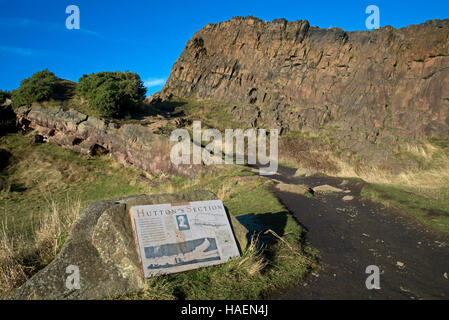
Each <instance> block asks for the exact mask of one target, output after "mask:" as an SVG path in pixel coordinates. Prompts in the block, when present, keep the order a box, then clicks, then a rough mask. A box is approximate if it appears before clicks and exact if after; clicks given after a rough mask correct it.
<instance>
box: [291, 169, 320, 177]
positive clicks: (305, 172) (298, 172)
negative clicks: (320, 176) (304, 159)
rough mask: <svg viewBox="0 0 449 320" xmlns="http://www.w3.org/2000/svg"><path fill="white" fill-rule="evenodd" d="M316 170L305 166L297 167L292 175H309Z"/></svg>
mask: <svg viewBox="0 0 449 320" xmlns="http://www.w3.org/2000/svg"><path fill="white" fill-rule="evenodd" d="M316 173H317V172H316V171H315V170H313V169H307V168H298V170H296V172H295V174H294V177H310V176H313V175H314V174H316Z"/></svg>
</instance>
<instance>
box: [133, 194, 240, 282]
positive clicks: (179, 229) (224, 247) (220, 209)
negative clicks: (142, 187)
mask: <svg viewBox="0 0 449 320" xmlns="http://www.w3.org/2000/svg"><path fill="white" fill-rule="evenodd" d="M130 213H131V216H132V220H133V227H134V231H135V236H136V240H137V244H138V250H139V254H140V258H141V262H142V268H143V273H144V276H145V278H148V277H152V276H157V275H162V274H169V273H175V272H182V271H187V270H191V269H196V268H200V267H206V266H211V265H216V264H221V263H225V262H226V261H228V260H229V259H230V258H232V257H238V256H240V253H239V249H238V247H237V243H236V241H235V238H234V235H233V232H232V229H231V225H230V223H229V220H228V217H227V214H226V211H225V208H224V206H223V203H222V201H221V200H210V201H195V202H188V203H180V204H169V203H167V204H155V205H143V206H134V207H132V208H131V212H130Z"/></svg>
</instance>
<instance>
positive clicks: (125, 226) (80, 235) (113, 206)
mask: <svg viewBox="0 0 449 320" xmlns="http://www.w3.org/2000/svg"><path fill="white" fill-rule="evenodd" d="M213 199H217V197H216V196H215V195H214V194H213V193H211V192H209V191H203V190H199V191H191V192H187V193H184V194H157V195H138V196H131V197H126V198H121V199H116V200H107V201H98V202H95V203H92V204H90V205H89V206H88V207H87V208H86V209H85V210H84V211H83V212H82V213H81V214H80V216H79V217H78V219H77V221H76V222H75V223H74V225H73V228H72V230H71V231H70V234H69V237H68V238H67V241H66V242H65V244H64V246H63V248H62V249H61V252H60V253H59V254H58V255H57V257H56V258H55V259H54V260H53V261H52V262H51V263H50V264H49V265H48V266H47V267H45V268H44V269H43V270H41V271H40V272H38V273H37V274H36V275H34V276H33V277H32V278H31V279H29V280H28V281H27V282H26V283H25V284H23V285H22V286H21V287H20V288H18V289H16V291H15V292H14V293H13V295H12V296H11V298H12V299H105V298H111V297H115V296H120V295H122V294H126V293H129V292H135V291H138V290H139V289H141V288H143V286H144V284H145V280H144V279H143V278H142V272H141V268H140V263H139V258H138V253H137V252H138V251H137V247H136V244H135V241H134V237H133V232H132V227H131V219H130V216H129V213H128V212H129V208H130V207H131V206H134V205H148V204H156V203H172V202H186V201H202V200H213ZM231 224H232V227H233V230H234V232H235V235H236V238H237V241H238V242H239V245H240V247H241V248H245V247H246V245H247V235H248V230H246V229H245V227H243V225H241V224H240V223H239V222H238V221H237V219H235V218H234V217H233V216H232V215H231ZM70 266H76V267H78V268H79V272H80V273H79V274H80V288H79V289H71V290H70V289H67V287H66V279H67V277H68V276H69V275H70V273H67V272H68V270H70V269H67V268H70Z"/></svg>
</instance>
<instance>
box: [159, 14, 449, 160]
mask: <svg viewBox="0 0 449 320" xmlns="http://www.w3.org/2000/svg"><path fill="white" fill-rule="evenodd" d="M161 96H162V97H163V98H164V99H167V98H169V97H171V96H180V97H194V98H198V99H212V100H215V101H220V102H225V103H230V104H231V106H232V104H235V105H236V107H235V109H234V111H235V113H234V114H235V117H236V118H239V117H241V115H242V114H247V115H248V121H247V123H249V124H252V125H255V126H266V127H268V128H280V129H281V130H283V131H284V132H285V131H286V130H319V129H322V128H332V130H333V131H332V132H331V134H332V135H334V136H335V137H337V139H336V140H337V142H336V143H337V144H339V145H340V147H342V148H349V149H352V150H359V151H363V149H364V147H366V146H367V145H377V146H385V148H387V149H388V148H391V146H393V145H394V144H397V142H398V138H399V139H402V140H413V139H424V138H428V137H443V136H447V134H448V132H449V20H443V21H440V20H434V21H428V22H426V23H423V24H421V25H412V26H409V27H407V28H403V29H393V28H392V27H389V26H387V27H384V28H381V29H378V30H373V31H371V32H370V31H357V32H346V31H344V30H341V29H339V28H330V29H320V28H317V27H311V26H310V25H309V23H308V22H307V21H301V20H299V21H294V22H289V21H286V20H284V19H279V20H273V21H271V22H266V21H262V20H260V19H257V18H254V17H247V18H241V17H237V18H233V19H232V20H230V21H225V22H221V23H218V24H208V25H206V26H205V27H204V28H203V29H201V30H200V31H198V32H196V33H195V34H194V36H193V38H192V39H190V40H189V41H188V42H187V45H186V47H185V49H184V51H183V52H182V54H181V56H180V57H179V59H178V60H177V61H176V63H175V64H174V66H173V68H172V71H171V73H170V77H169V79H168V81H167V83H166V85H165V86H164V88H163V90H162V92H161ZM239 109H240V110H241V112H239V111H238V110H239ZM248 110H250V111H251V110H252V111H251V112H248ZM231 111H232V110H231ZM370 148H371V147H370ZM371 151H372V150H371V149H369V150H368V151H367V152H366V155H369V154H370V152H371ZM382 161H384V162H385V159H383V160H382Z"/></svg>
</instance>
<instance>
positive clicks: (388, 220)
mask: <svg viewBox="0 0 449 320" xmlns="http://www.w3.org/2000/svg"><path fill="white" fill-rule="evenodd" d="M278 172H279V174H278V175H277V176H273V178H274V179H277V180H280V181H282V182H284V183H300V184H306V185H308V186H310V187H316V186H319V185H324V184H328V185H331V186H334V187H338V188H341V189H343V190H350V191H351V193H329V194H315V196H314V197H313V198H307V197H304V196H300V195H297V194H292V193H287V192H281V191H276V194H277V196H278V197H279V199H280V200H281V201H282V202H283V204H284V205H285V206H286V207H288V209H289V210H290V211H291V212H292V214H293V215H294V216H295V217H296V218H297V220H298V222H300V223H301V224H302V225H303V226H304V227H305V228H306V229H307V230H308V235H307V240H308V241H309V242H310V243H311V244H312V245H313V246H315V247H316V248H318V249H319V250H320V251H321V255H322V261H321V265H322V269H321V270H319V271H318V272H317V273H316V274H314V275H312V276H310V277H309V278H308V279H307V280H306V283H305V284H304V285H303V286H302V287H300V288H291V289H287V290H283V291H281V292H278V293H276V294H274V295H273V296H271V297H269V298H270V299H449V280H448V279H446V278H445V273H446V276H448V275H449V240H448V239H449V238H448V237H446V236H445V235H437V234H434V233H433V232H430V231H427V230H425V229H424V228H423V227H422V226H420V225H418V224H417V223H416V222H414V221H413V220H411V219H410V218H408V217H407V216H404V215H402V214H401V213H399V212H395V211H394V210H392V209H388V208H384V207H383V206H381V205H377V204H374V203H371V202H369V201H364V200H362V199H361V197H360V191H361V189H362V183H361V182H356V181H349V182H348V184H346V185H341V183H342V182H343V179H339V178H331V177H318V176H315V177H307V178H293V174H294V170H293V169H289V168H280V169H279V171H278ZM345 195H352V196H354V200H351V201H343V200H342V198H343V197H344V196H345ZM402 264H403V265H402ZM369 265H377V266H378V267H379V268H380V270H381V276H380V287H381V289H380V290H368V289H366V286H365V280H366V278H367V277H368V276H369V275H368V274H365V269H366V267H367V266H369Z"/></svg>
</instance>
